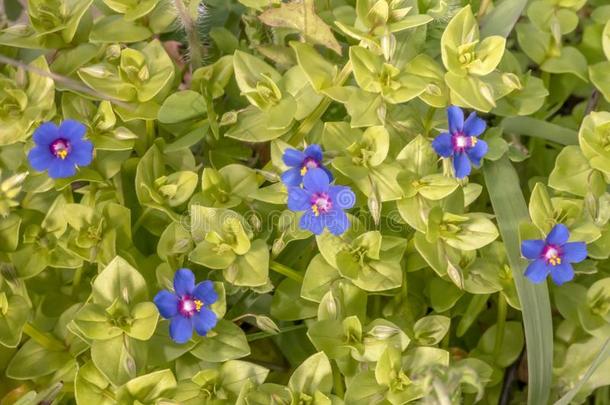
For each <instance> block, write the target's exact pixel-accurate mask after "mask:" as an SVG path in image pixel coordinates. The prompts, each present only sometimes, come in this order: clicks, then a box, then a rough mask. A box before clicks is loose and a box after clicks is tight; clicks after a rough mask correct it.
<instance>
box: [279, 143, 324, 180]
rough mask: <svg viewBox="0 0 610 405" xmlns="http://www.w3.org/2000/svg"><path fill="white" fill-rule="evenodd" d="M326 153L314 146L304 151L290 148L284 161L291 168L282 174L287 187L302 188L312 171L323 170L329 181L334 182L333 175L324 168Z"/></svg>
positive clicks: (285, 153) (286, 151)
mask: <svg viewBox="0 0 610 405" xmlns="http://www.w3.org/2000/svg"><path fill="white" fill-rule="evenodd" d="M323 159H324V153H323V152H322V148H321V147H320V145H317V144H312V145H309V146H308V147H307V148H305V150H304V151H300V150H298V149H293V148H289V149H286V150H285V151H284V154H283V155H282V160H283V161H284V164H285V165H286V166H288V167H289V169H288V170H286V171H285V172H284V173H282V175H281V178H282V183H284V184H285V185H286V186H287V187H292V186H300V185H301V183H302V182H303V176H305V174H306V173H307V172H308V171H309V170H312V169H322V170H323V171H324V173H326V175H327V176H328V178H329V180H330V181H332V180H333V175H332V173H331V172H330V170H328V168H327V167H326V166H324V162H323Z"/></svg>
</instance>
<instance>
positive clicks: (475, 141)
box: [432, 106, 487, 179]
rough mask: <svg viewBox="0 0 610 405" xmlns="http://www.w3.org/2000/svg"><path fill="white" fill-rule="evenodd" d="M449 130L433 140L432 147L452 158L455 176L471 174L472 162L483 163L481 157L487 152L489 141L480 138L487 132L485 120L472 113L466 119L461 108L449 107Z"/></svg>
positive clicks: (460, 176) (440, 153) (478, 164)
mask: <svg viewBox="0 0 610 405" xmlns="http://www.w3.org/2000/svg"><path fill="white" fill-rule="evenodd" d="M447 120H448V123H449V132H443V133H441V134H440V135H439V136H437V137H436V138H434V140H433V141H432V147H433V148H434V150H435V151H436V153H438V154H439V155H440V156H442V157H444V158H451V159H452V160H453V168H454V171H455V177H457V178H458V179H462V178H464V177H466V176H468V175H469V174H470V170H471V164H472V165H475V166H480V165H481V159H482V158H483V156H485V154H486V153H487V143H486V142H485V141H483V140H481V139H479V138H478V137H479V135H481V134H482V133H483V132H485V128H486V124H485V121H483V120H482V119H480V118H479V117H477V114H476V113H475V112H473V113H471V114H470V115H469V116H468V118H467V119H466V121H464V112H463V111H462V109H461V108H459V107H456V106H450V107H449V108H447Z"/></svg>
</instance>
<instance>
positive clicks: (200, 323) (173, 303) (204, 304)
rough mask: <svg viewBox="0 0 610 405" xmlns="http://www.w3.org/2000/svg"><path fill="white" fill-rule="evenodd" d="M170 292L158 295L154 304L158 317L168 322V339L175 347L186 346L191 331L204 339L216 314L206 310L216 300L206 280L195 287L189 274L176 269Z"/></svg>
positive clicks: (163, 291) (209, 283)
mask: <svg viewBox="0 0 610 405" xmlns="http://www.w3.org/2000/svg"><path fill="white" fill-rule="evenodd" d="M174 291H175V293H171V292H169V291H167V290H161V291H159V292H158V293H157V295H156V296H155V299H154V302H155V305H156V306H157V308H158V309H159V313H160V314H161V316H162V317H163V318H165V319H170V323H169V335H170V336H171V338H172V339H173V340H174V341H175V342H176V343H186V342H188V341H189V340H190V339H191V336H193V328H195V331H197V333H198V334H199V335H201V336H205V335H206V334H207V333H208V331H209V330H211V329H212V328H213V327H214V326H216V321H217V319H216V314H215V313H214V312H212V310H211V309H209V306H210V305H212V304H213V303H215V302H216V301H217V300H218V294H216V291H214V284H213V283H212V282H211V281H210V280H205V281H203V282H201V283H198V284H197V285H195V275H194V274H193V272H192V271H191V270H189V269H180V270H178V271H177V272H176V274H175V275H174Z"/></svg>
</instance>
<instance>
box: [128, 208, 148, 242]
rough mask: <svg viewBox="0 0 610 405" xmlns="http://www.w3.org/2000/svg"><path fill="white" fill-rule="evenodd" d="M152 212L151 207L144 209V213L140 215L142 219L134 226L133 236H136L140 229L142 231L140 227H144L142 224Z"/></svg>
mask: <svg viewBox="0 0 610 405" xmlns="http://www.w3.org/2000/svg"><path fill="white" fill-rule="evenodd" d="M150 210H151V208H150V207H146V208H144V211H142V213H141V214H140V217H139V218H138V220H137V221H136V223H135V224H134V225H133V231H132V234H133V235H135V233H136V232H137V231H138V229H140V226H142V222H144V219H146V216H147V215H148V213H149V212H150Z"/></svg>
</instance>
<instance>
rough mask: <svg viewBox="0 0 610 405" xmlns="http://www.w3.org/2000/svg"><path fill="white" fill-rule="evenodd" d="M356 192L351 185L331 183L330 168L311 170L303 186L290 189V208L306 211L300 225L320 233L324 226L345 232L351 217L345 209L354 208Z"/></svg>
mask: <svg viewBox="0 0 610 405" xmlns="http://www.w3.org/2000/svg"><path fill="white" fill-rule="evenodd" d="M355 202H356V196H355V195H354V193H353V192H352V190H351V189H350V188H349V187H347V186H334V185H331V184H330V181H329V178H328V176H327V174H326V172H325V171H324V170H322V169H320V168H315V169H311V170H308V171H307V173H305V176H303V187H302V188H301V187H298V186H293V187H290V188H289V189H288V208H289V209H290V210H292V211H305V213H304V214H303V216H302V217H301V220H300V223H299V226H300V227H301V228H302V229H307V230H310V231H311V232H313V233H315V234H316V235H319V234H321V233H322V231H323V230H324V228H328V230H329V231H330V232H331V233H332V234H334V235H341V234H343V233H344V232H345V231H346V230H347V228H348V227H349V220H348V218H347V215H346V214H345V212H343V210H345V209H348V208H352V207H353V206H354V204H355Z"/></svg>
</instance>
